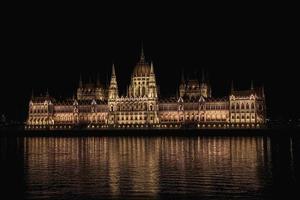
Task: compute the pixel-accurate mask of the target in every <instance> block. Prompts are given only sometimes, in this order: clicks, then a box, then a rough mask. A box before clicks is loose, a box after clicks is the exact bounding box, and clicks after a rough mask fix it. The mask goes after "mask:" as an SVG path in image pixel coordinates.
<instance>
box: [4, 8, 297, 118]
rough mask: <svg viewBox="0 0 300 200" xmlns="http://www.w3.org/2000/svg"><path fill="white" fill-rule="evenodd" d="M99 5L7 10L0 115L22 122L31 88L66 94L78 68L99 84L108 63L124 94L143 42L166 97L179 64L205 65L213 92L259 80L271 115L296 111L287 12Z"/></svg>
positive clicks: (195, 67)
mask: <svg viewBox="0 0 300 200" xmlns="http://www.w3.org/2000/svg"><path fill="white" fill-rule="evenodd" d="M104 11H105V9H104V8H102V9H100V10H98V11H95V10H94V11H91V12H88V11H85V12H79V11H78V10H76V11H73V12H67V11H60V12H58V11H57V12H54V11H49V10H48V11H44V10H41V11H39V12H25V11H23V12H21V13H19V12H18V11H15V12H9V14H8V15H6V17H5V18H4V24H3V25H2V31H1V32H2V36H1V48H2V56H1V57H2V59H1V80H0V81H1V82H0V83H1V86H0V87H1V104H0V113H5V114H6V115H8V117H9V118H10V119H17V120H24V119H25V117H26V112H27V104H28V100H29V97H30V95H31V90H32V89H34V93H35V94H40V93H44V92H45V91H46V88H49V92H50V94H51V95H54V96H56V97H59V96H72V93H73V92H74V91H75V89H76V86H77V84H78V79H79V74H80V73H82V74H83V76H84V77H85V78H86V80H88V77H89V76H93V77H96V74H97V73H100V77H101V79H102V82H103V83H105V81H106V78H107V76H108V77H109V74H110V70H111V63H112V62H114V63H115V65H116V73H117V78H118V84H119V86H120V90H122V91H125V86H126V85H127V84H128V83H129V80H130V74H131V72H132V70H133V68H134V65H135V63H136V61H137V59H138V56H139V52H140V45H141V41H143V43H144V51H145V54H146V57H147V58H148V60H149V61H150V60H153V62H154V67H155V72H156V75H157V80H158V83H159V84H160V87H161V93H162V94H165V95H168V94H175V93H176V90H177V87H178V83H179V80H180V72H181V70H182V69H184V71H185V72H186V73H187V74H188V73H189V74H190V75H192V74H194V73H195V72H201V68H205V69H206V70H207V71H208V72H209V76H210V81H211V83H212V89H213V95H214V96H224V95H226V94H227V92H228V90H229V85H230V82H231V80H234V82H235V85H236V86H238V87H239V88H240V89H247V88H249V87H250V81H251V79H253V80H254V83H255V84H256V85H261V84H262V83H264V85H265V90H266V97H267V108H268V114H269V115H271V116H285V117H286V116H291V117H295V116H299V106H298V105H296V103H298V102H299V97H297V93H298V91H299V89H298V85H299V84H298V79H297V76H298V73H297V72H296V69H295V68H296V67H299V63H298V62H297V63H296V62H295V59H294V58H295V57H296V51H295V50H294V49H295V48H296V46H297V45H296V43H295V40H294V37H295V35H296V33H295V30H296V27H295V26H294V23H293V22H292V18H293V16H291V14H290V13H289V14H288V15H286V13H284V14H283V13H281V12H278V11H276V12H273V13H272V12H269V11H268V10H264V9H261V10H259V11H257V10H255V11H254V10H251V11H247V12H246V11H244V10H241V11H239V12H235V13H232V12H224V13H218V15H216V13H212V12H211V13H208V14H203V13H201V11H200V10H199V11H198V12H196V11H195V10H194V11H191V12H190V11H189V10H184V12H183V10H180V9H177V10H172V9H170V10H168V11H166V10H164V9H157V10H155V9H149V10H142V11H138V12H133V11H132V10H127V11H123V12H117V11H116V10H114V9H111V10H109V11H107V10H106V12H104ZM117 13H118V14H117ZM146 13H148V14H146ZM198 13H199V14H198ZM122 91H120V92H122Z"/></svg>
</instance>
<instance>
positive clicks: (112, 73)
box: [111, 63, 116, 76]
mask: <svg viewBox="0 0 300 200" xmlns="http://www.w3.org/2000/svg"><path fill="white" fill-rule="evenodd" d="M111 76H116V71H115V64H114V63H113V64H112V69H111Z"/></svg>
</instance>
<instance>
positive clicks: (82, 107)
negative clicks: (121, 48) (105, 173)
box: [25, 50, 266, 130]
mask: <svg viewBox="0 0 300 200" xmlns="http://www.w3.org/2000/svg"><path fill="white" fill-rule="evenodd" d="M265 122H266V105H265V94H264V88H263V87H259V88H254V87H253V84H251V87H250V89H249V90H242V91H240V90H239V91H237V90H235V89H234V87H233V84H232V86H231V91H230V92H229V94H228V96H226V97H224V98H213V97H212V89H211V86H210V84H209V82H208V81H207V80H206V78H205V76H204V74H202V79H201V81H199V80H197V79H189V80H185V78H184V76H182V78H181V83H180V85H179V88H178V94H177V95H174V96H173V97H169V98H162V97H161V95H160V94H159V87H158V85H157V83H156V77H155V70H154V66H153V63H152V62H150V63H149V62H147V61H146V59H145V56H144V53H143V50H142V51H141V55H140V59H139V61H138V62H137V64H136V66H135V68H134V70H133V73H132V75H131V82H130V84H129V86H128V87H127V94H126V95H124V96H120V95H119V90H118V81H117V74H116V72H115V67H114V65H113V66H112V72H111V79H110V83H109V85H108V86H107V87H105V86H104V85H102V84H101V83H100V80H99V79H97V82H96V83H94V84H92V83H88V84H84V83H83V81H82V79H81V77H80V80H79V85H78V89H77V95H76V96H74V97H73V98H69V99H64V100H56V99H55V98H53V97H51V96H49V94H48V93H47V94H46V95H44V96H38V97H37V96H36V97H35V96H32V97H31V99H30V101H29V109H28V118H27V120H26V125H25V129H27V130H36V129H47V130H61V129H73V128H86V129H150V128H153V129H180V128H195V129H201V128H204V129H206V128H208V129H209V128H211V129H213V128H216V129H217V128H222V129H224V128H225V129H227V128H261V127H264V125H265Z"/></svg>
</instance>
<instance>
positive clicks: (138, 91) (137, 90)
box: [136, 87, 140, 97]
mask: <svg viewBox="0 0 300 200" xmlns="http://www.w3.org/2000/svg"><path fill="white" fill-rule="evenodd" d="M136 96H138V97H139V96H140V87H137V88H136Z"/></svg>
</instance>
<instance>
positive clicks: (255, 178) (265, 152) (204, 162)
mask: <svg viewBox="0 0 300 200" xmlns="http://www.w3.org/2000/svg"><path fill="white" fill-rule="evenodd" d="M0 144H1V146H0V151H1V155H0V158H1V183H2V185H3V184H4V185H3V186H1V187H2V191H3V192H5V193H6V195H10V197H17V198H19V199H119V198H121V199H175V198H176V199H274V198H275V197H286V198H287V199H289V197H291V195H295V194H297V188H298V186H297V184H299V173H300V137H295V136H282V137H280V136H274V137H272V136H231V137H229V136H193V137H178V136H177V137H175V136H173V137H172V136H153V137H149V136H148V137H145V136H144V137H143V136H118V137H107V136H103V137H0ZM299 188H300V186H299Z"/></svg>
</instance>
